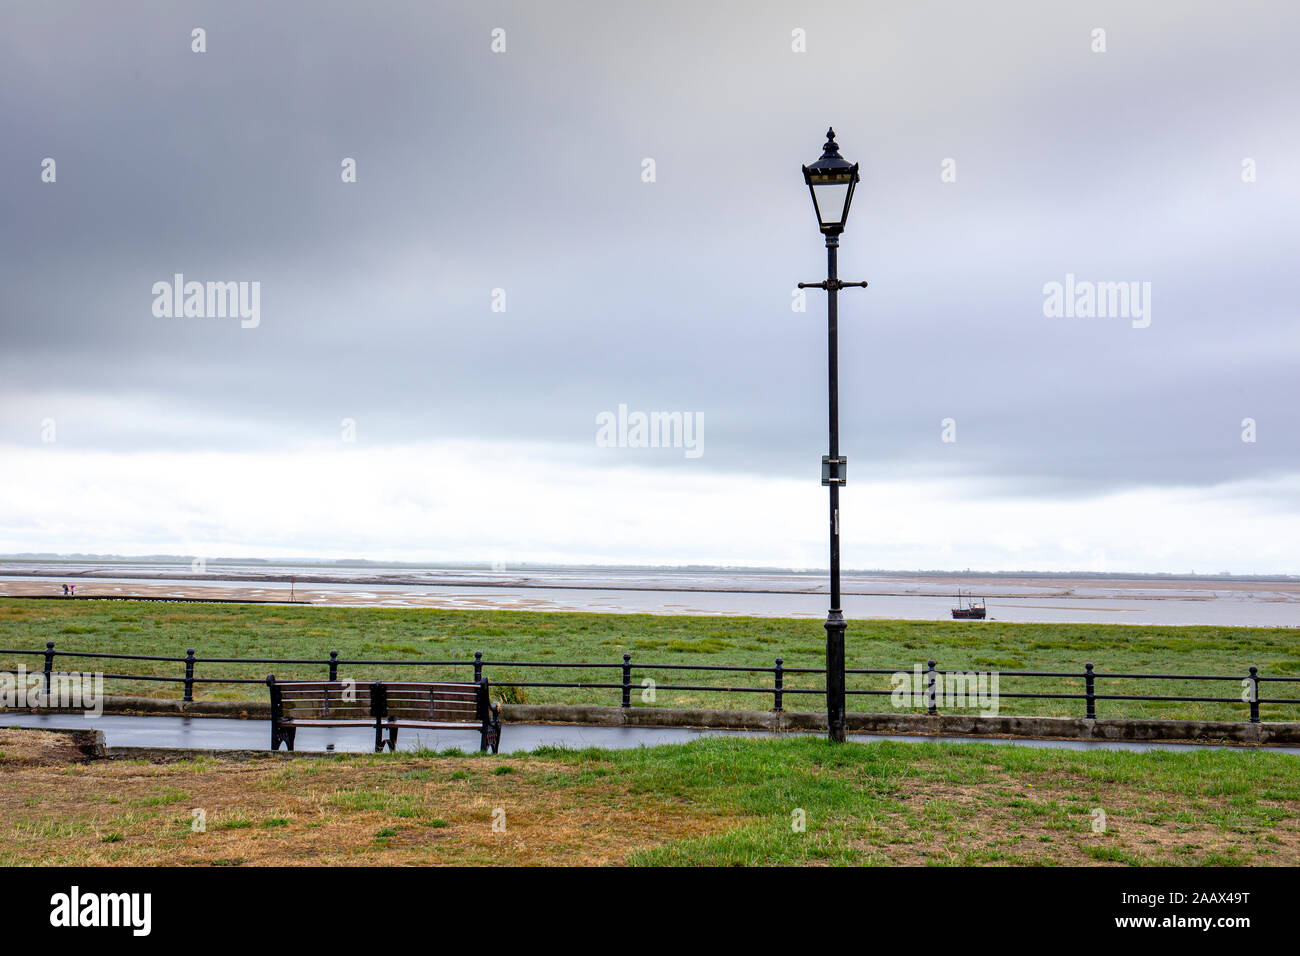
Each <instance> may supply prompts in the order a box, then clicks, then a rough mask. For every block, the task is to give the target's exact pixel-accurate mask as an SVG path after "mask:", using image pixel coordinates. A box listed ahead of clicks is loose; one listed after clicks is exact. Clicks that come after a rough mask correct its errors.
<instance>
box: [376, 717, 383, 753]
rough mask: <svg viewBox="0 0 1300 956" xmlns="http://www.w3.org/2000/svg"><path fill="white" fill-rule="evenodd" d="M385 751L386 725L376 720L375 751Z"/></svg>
mask: <svg viewBox="0 0 1300 956" xmlns="http://www.w3.org/2000/svg"><path fill="white" fill-rule="evenodd" d="M383 752H384V725H383V724H381V723H379V722H378V721H376V722H375V753H377V754H381V753H383Z"/></svg>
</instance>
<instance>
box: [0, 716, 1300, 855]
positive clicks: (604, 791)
mask: <svg viewBox="0 0 1300 956" xmlns="http://www.w3.org/2000/svg"><path fill="white" fill-rule="evenodd" d="M57 740H58V737H57V735H54V734H49V733H46V732H43V731H32V730H27V731H14V730H0V776H3V779H4V786H3V787H0V865H23V864H76V865H103V864H146V865H152V864H167V865H176V864H216V865H240V864H273V865H293V864H331V863H339V864H373V865H400V864H409V863H419V864H438V863H455V864H481V863H508V864H604V863H614V864H617V863H631V864H677V865H717V864H795V863H814V864H861V863H869V864H961V865H971V864H1017V865H1018V864H1085V865H1087V864H1104V863H1119V864H1141V865H1150V864H1208V865H1222V864H1286V865H1292V866H1294V865H1297V864H1300V760H1298V759H1297V758H1296V757H1294V756H1292V755H1289V754H1279V753H1268V752H1263V751H1250V750H1218V751H1214V750H1206V751H1200V752H1177V753H1158V752H1152V753H1117V752H1104V751H1086V752H1078V751H1068V750H1039V749H1030V748H1022V747H1008V746H998V745H987V744H968V745H962V746H951V745H940V744H929V743H891V742H881V743H872V744H858V743H849V744H844V745H840V746H834V745H831V744H829V743H827V742H826V741H824V740H821V739H815V738H784V739H778V740H746V739H737V738H715V739H705V740H700V741H696V742H693V743H691V744H687V745H684V746H667V747H654V748H643V749H638V750H625V751H602V750H584V751H563V750H546V751H540V752H536V753H533V754H527V755H512V756H500V757H496V756H488V757H483V756H479V755H477V754H474V755H469V756H467V755H459V754H453V753H450V752H448V753H444V754H431V753H413V754H407V753H398V754H386V755H383V756H374V755H357V756H332V757H324V756H321V757H308V756H294V757H290V756H288V755H284V754H281V755H270V754H267V755H264V756H261V757H256V758H248V759H241V760H231V759H220V758H216V757H203V758H199V759H181V760H175V761H171V762H158V763H151V762H147V761H144V760H120V759H111V760H97V761H91V762H80V763H72V762H69V761H68V758H67V755H66V754H64V755H61V754H59V753H58V752H57V746H56V742H57ZM196 809H199V810H202V811H203V812H204V826H205V829H204V832H195V830H194V826H193V824H194V819H195V817H194V813H193V811H194V810H196ZM798 810H802V811H803V813H804V815H805V819H806V830H805V831H804V832H796V831H795V829H794V827H793V826H792V823H793V821H794V820H795V819H796V811H798ZM1097 810H1101V811H1104V813H1105V829H1104V832H1095V831H1094V827H1093V823H1094V820H1100V817H1099V815H1098V814H1097V813H1096V811H1097ZM494 820H495V821H497V822H498V823H500V822H504V825H505V828H504V831H501V830H500V829H499V828H498V829H494V828H493V822H494Z"/></svg>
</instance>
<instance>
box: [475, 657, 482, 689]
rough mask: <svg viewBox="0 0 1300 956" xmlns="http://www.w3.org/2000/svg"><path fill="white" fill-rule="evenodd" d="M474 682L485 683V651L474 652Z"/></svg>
mask: <svg viewBox="0 0 1300 956" xmlns="http://www.w3.org/2000/svg"><path fill="white" fill-rule="evenodd" d="M474 683H476V684H481V683H483V652H482V651H475V652H474Z"/></svg>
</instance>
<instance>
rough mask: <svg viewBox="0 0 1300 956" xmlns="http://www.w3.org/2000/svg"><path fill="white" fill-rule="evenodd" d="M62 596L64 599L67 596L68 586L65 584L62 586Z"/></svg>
mask: <svg viewBox="0 0 1300 956" xmlns="http://www.w3.org/2000/svg"><path fill="white" fill-rule="evenodd" d="M63 596H64V597H67V596H68V586H67V585H66V584H65V585H63Z"/></svg>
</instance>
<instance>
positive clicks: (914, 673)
mask: <svg viewBox="0 0 1300 956" xmlns="http://www.w3.org/2000/svg"><path fill="white" fill-rule="evenodd" d="M0 655H16V656H20V657H21V656H29V657H39V658H41V659H42V660H41V667H40V670H39V673H41V674H42V675H43V683H44V688H45V691H46V693H47V694H48V693H49V691H50V687H51V684H52V681H53V678H54V676H55V674H63V673H65V672H63V671H56V670H55V667H54V662H55V660H56V658H70V659H89V660H113V661H149V662H154V663H167V664H178V665H181V667H182V668H183V671H182V673H181V674H178V675H165V674H118V673H100V672H97V673H99V676H101V677H102V678H103V679H104V680H122V681H150V682H155V683H176V684H183V685H184V697H183V700H185V701H187V702H189V701H193V700H194V688H195V686H196V685H198V684H263V683H265V680H266V678H265V676H258V677H199V676H198V675H197V674H196V673H195V671H196V669H197V667H198V666H199V665H200V664H256V665H266V666H291V665H298V666H311V667H321V668H324V669H325V670H326V673H327V674H328V679H329V680H332V681H336V680H339V679H340V678H339V668H340V667H346V668H353V667H385V668H392V667H425V668H428V667H450V668H459V667H466V668H472V670H473V675H474V680H475V682H477V681H479V680H481V679H482V678H483V676H484V671H485V670H486V669H489V668H493V669H497V670H498V672H500V671H507V672H508V671H510V670H513V669H520V670H528V669H536V670H542V671H544V670H545V669H547V668H551V669H562V670H563V669H570V670H571V669H586V670H595V671H600V670H617V671H619V674H618V677H619V680H618V681H617V682H613V681H546V680H518V679H516V678H515V677H514V675H513V674H510V673H507V674H506V675H505V676H506V678H508V679H501V680H493V681H492V683H494V684H496V685H497V686H500V687H517V688H527V687H538V688H543V687H546V688H573V689H581V690H616V691H619V692H620V697H621V699H620V704H621V706H623V707H631V706H632V692H633V690H634V689H642V688H645V687H653V688H654V690H655V691H660V690H664V691H686V692H692V693H721V694H763V695H770V696H771V697H772V709H773V710H776V711H780V710H782V709H783V707H784V698H785V696H786V695H787V694H796V695H798V694H825V693H826V691H825V688H824V687H788V686H786V684H785V679H786V677H788V676H790V675H792V674H793V675H808V674H816V675H822V676H823V677H824V676H825V673H826V670H825V668H821V667H786V666H785V661H784V659H783V658H780V657H778V658H776V662H775V664H773V665H772V666H771V667H768V666H763V665H748V664H660V663H649V664H642V663H638V664H636V665H635V668H634V665H633V663H632V655H631V654H624V655H623V659H622V661H506V660H502V661H486V660H484V659H483V653H482V652H481V651H476V652H475V653H474V658H473V660H465V659H456V658H452V659H450V660H409V659H408V660H383V659H373V658H342V657H339V652H338V651H336V650H334V651H330V652H329V657H328V658H323V657H200V656H198V655H197V654H196V652H195V650H194V648H188V649H187V650H186V652H185V656H184V657H168V656H163V655H156V654H115V653H109V652H105V651H68V650H58V649H56V648H55V646H54V642H53V641H46V642H45V648H44V649H33V648H7V649H5V648H0ZM634 669H635V670H636V671H637V673H638V674H642V675H644V674H646V673H648V672H662V671H675V672H689V673H721V674H748V675H753V674H764V675H771V679H772V683H771V684H770V685H767V686H762V687H754V686H729V685H721V684H689V683H687V684H671V683H659V682H658V681H656V680H654V678H651V677H644V678H643V682H642V683H634V682H633V670H634ZM15 673H17V672H16V671H13V670H7V669H3V668H0V674H15ZM32 673H37V671H35V670H33V671H32ZM845 673H846V674H848V675H859V676H870V675H874V676H881V675H889V676H891V677H894V676H895V675H902V676H903V677H904V678H905V681H904V683H905V684H906V685H907V690H908V694H909V695H910V696H909V699H911V700H912V701H913V703H912V704H910V705H909V709H916V707H917V706H920V707H922V708H924V709H925V710H926V711H927V712H928V713H931V714H936V713H938V708H939V705H940V703H943V702H944V700H945V698H944V693H943V691H942V686H941V682H943V681H946V680H947V679H948V678H963V679H966V680H969V679H971V678H975V677H976V676H977V675H980V674H984V675H996V676H997V678H998V680H999V682H1000V681H1001V680H1002V679H1004V678H1015V679H1022V678H1023V679H1039V678H1049V679H1057V680H1060V679H1065V680H1081V681H1083V688H1082V692H1081V693H1058V692H1054V691H1053V692H1046V691H1039V692H1034V691H1003V690H1001V688H1000V687H999V689H998V690H997V692H996V697H997V698H999V699H1000V698H1003V697H1006V698H1014V699H1026V700H1081V701H1083V702H1084V717H1085V718H1087V719H1096V717H1097V701H1155V702H1169V703H1173V702H1177V703H1212V704H1241V705H1244V706H1245V707H1246V712H1247V715H1248V716H1247V719H1248V720H1249V721H1250V722H1251V723H1259V722H1260V720H1261V718H1260V705H1262V704H1270V705H1300V698H1292V697H1263V696H1261V695H1260V685H1262V684H1269V683H1272V684H1288V683H1289V684H1296V683H1300V676H1289V675H1273V674H1268V675H1265V674H1261V673H1259V668H1258V667H1257V666H1254V665H1252V666H1250V667H1248V668H1247V669H1246V672H1245V673H1243V674H1134V673H1126V672H1116V673H1109V672H1104V671H1097V670H1095V669H1094V666H1093V665H1092V664H1091V663H1088V664H1085V665H1084V669H1083V670H1082V671H1000V670H999V671H994V670H986V671H977V670H943V669H940V668H939V667H938V666H937V661H934V660H930V661H928V662H927V664H926V666H925V668H924V669H922V668H921V667H920V665H919V664H917V665H913V666H912V667H910V668H889V667H850V668H846V670H845ZM358 679H359V678H358ZM917 680H919V681H920V684H921V688H920V697H921V701H922V703H921V704H920V705H917V704H916V703H915V698H916V693H915V692H916V687H915V686H914V685H915V683H916V682H917ZM1098 680H1108V681H1116V680H1118V681H1129V680H1132V681H1231V682H1234V683H1236V684H1238V685H1239V686H1240V687H1241V688H1242V690H1241V693H1240V694H1239V695H1237V696H1233V697H1216V696H1205V695H1183V694H1115V693H1102V692H1099V691H1098V690H1097V683H1096V682H1097V681H1098ZM645 681H648V682H649V683H645ZM898 690H899V688H898V687H895V688H891V689H875V688H862V687H850V688H846V690H845V693H846V694H848V695H851V696H861V697H892V696H893V695H894V694H896V693H897V692H898ZM961 706H962V707H965V709H972V707H971V706H970V705H961Z"/></svg>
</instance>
